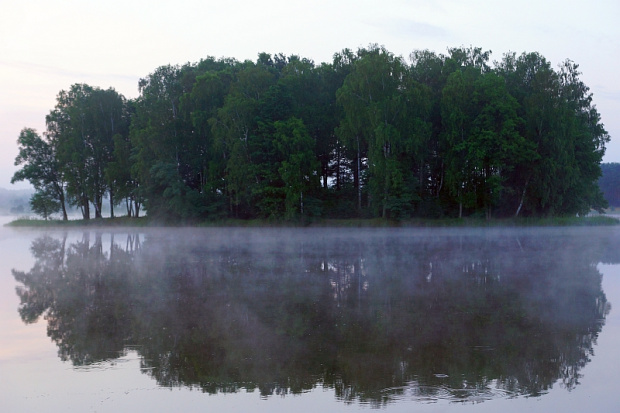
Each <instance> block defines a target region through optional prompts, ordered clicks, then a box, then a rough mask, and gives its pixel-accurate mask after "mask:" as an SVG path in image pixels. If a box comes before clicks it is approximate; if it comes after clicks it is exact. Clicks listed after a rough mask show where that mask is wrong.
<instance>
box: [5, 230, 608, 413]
mask: <svg viewBox="0 0 620 413" xmlns="http://www.w3.org/2000/svg"><path fill="white" fill-rule="evenodd" d="M0 234H1V235H2V238H1V241H2V246H3V248H4V257H3V259H2V261H3V264H2V267H0V270H1V271H2V273H0V277H1V278H0V280H1V282H0V286H1V288H2V293H1V297H2V299H3V304H2V312H1V313H0V317H1V319H0V323H1V324H0V327H1V328H2V331H3V332H2V336H0V346H1V347H0V371H1V373H0V374H1V375H0V380H2V382H3V383H8V384H5V385H4V386H3V388H2V390H1V392H2V393H3V394H2V398H3V399H4V403H5V405H8V406H9V407H10V409H9V410H7V411H42V410H45V411H65V410H67V409H68V408H71V410H72V411H126V410H136V409H139V410H151V411H171V410H177V411H180V410H184V411H205V410H209V411H269V412H271V411H291V410H297V411H318V410H322V411H339V410H342V411H351V410H368V409H373V408H380V409H382V410H389V411H452V410H476V411H498V410H501V411H523V410H525V409H526V410H528V411H541V412H542V411H549V410H550V409H557V408H561V409H562V410H563V411H585V410H588V411H616V410H619V409H620V402H618V401H617V400H620V399H618V397H617V391H618V390H620V385H619V384H617V383H618V381H617V379H616V369H617V366H618V361H619V357H618V355H617V353H618V350H617V349H618V348H620V347H619V345H620V333H619V328H618V327H619V325H620V322H618V321H614V318H613V316H614V315H615V314H614V311H612V303H613V302H614V300H617V299H618V298H620V287H619V285H620V267H618V263H620V248H619V247H620V230H618V229H609V228H573V229H566V228H555V229H539V230H534V229H520V230H507V229H486V230H465V229H445V230H444V229H432V230H420V229H402V230H400V229H399V230H385V229H376V230H375V229H373V230H370V229H253V230H252V229H224V230H222V229H217V230H216V229H200V230H198V229H194V230H181V229H166V230H142V231H140V232H133V231H127V230H125V231H115V232H105V231H104V232H98V231H94V230H92V231H88V232H80V231H71V232H64V233H63V232H59V231H46V232H38V231H23V230H22V231H16V230H11V229H7V228H4V229H2V230H1V232H0ZM607 286H608V287H607ZM604 287H605V288H604ZM599 341H603V343H599ZM614 392H615V393H614Z"/></svg>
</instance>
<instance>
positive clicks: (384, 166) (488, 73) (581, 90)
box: [12, 45, 610, 226]
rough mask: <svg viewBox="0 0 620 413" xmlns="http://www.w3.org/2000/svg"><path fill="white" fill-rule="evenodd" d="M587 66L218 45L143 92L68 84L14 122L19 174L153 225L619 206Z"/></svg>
mask: <svg viewBox="0 0 620 413" xmlns="http://www.w3.org/2000/svg"><path fill="white" fill-rule="evenodd" d="M580 75H581V72H580V71H579V65H578V64H576V63H575V62H573V61H571V60H570V59H567V60H565V61H563V62H561V63H560V64H559V65H558V67H557V68H554V67H553V66H552V64H551V63H550V62H549V61H548V60H547V59H545V58H544V57H543V56H542V55H540V54H539V53H536V52H529V53H525V52H524V53H523V54H521V55H517V54H516V53H512V52H509V53H505V54H504V55H503V57H502V58H501V59H500V60H493V59H491V51H485V50H483V49H481V48H477V47H473V46H472V47H470V48H465V47H456V48H448V51H447V53H445V54H443V53H440V54H437V53H435V52H432V51H429V50H419V49H418V50H413V51H412V53H411V54H410V55H409V56H408V57H402V56H396V55H394V54H393V53H391V52H389V51H388V50H387V49H385V48H384V47H382V46H378V45H369V46H368V47H367V48H359V49H358V50H357V51H353V50H349V49H344V50H342V51H341V52H337V53H335V54H334V57H333V61H332V62H326V63H321V64H317V63H315V62H314V61H312V60H311V59H307V58H303V57H300V56H296V55H291V56H286V55H283V54H277V55H271V54H268V53H260V54H259V55H258V58H257V60H256V61H251V60H246V61H243V62H241V61H237V60H235V59H233V58H220V59H216V58H214V57H207V58H206V59H202V60H200V61H199V62H196V63H187V64H185V65H182V66H179V65H174V66H172V65H166V66H161V67H159V68H157V69H156V70H155V71H153V72H152V73H150V74H148V75H147V76H146V77H144V78H141V79H140V81H139V84H138V88H139V91H140V95H139V97H138V98H136V99H126V98H125V97H124V96H122V95H121V94H119V93H118V92H116V90H114V88H112V87H110V88H109V89H101V88H100V87H98V86H91V85H87V84H80V83H76V84H73V85H71V87H70V88H69V89H67V90H62V91H60V92H59V93H58V96H57V99H56V105H55V106H54V108H53V109H52V110H51V111H50V112H49V114H48V115H47V116H46V118H45V130H44V131H42V132H41V133H40V132H37V131H36V130H34V129H32V128H28V127H25V128H24V129H23V130H22V131H21V133H20V135H19V137H18V146H19V154H18V155H17V157H16V158H15V165H16V166H18V167H19V168H20V169H19V170H18V171H17V172H16V173H15V174H14V176H13V178H12V182H19V181H28V182H30V184H31V185H32V186H33V187H34V188H35V194H34V195H33V196H32V198H31V199H30V206H31V209H32V211H34V212H35V213H36V214H38V215H40V216H42V217H43V218H50V217H52V216H57V215H58V214H59V213H61V214H62V215H63V218H64V220H68V217H67V215H68V214H69V208H68V207H73V208H75V209H77V210H79V211H80V213H81V216H82V217H83V218H84V219H85V220H88V219H90V218H93V217H94V218H95V220H98V219H102V216H103V211H104V209H105V208H104V202H105V203H106V204H107V203H109V210H110V215H111V216H114V215H115V212H117V215H130V216H133V217H136V218H137V217H138V216H140V215H147V216H148V217H150V218H149V219H150V221H145V222H149V224H145V225H154V224H153V223H157V224H159V223H160V222H164V223H166V224H167V225H173V224H172V223H174V225H187V224H188V223H190V224H192V225H194V224H195V223H205V222H206V223H209V224H208V225H214V224H211V223H216V224H215V225H221V224H222V223H226V224H229V223H230V224H231V225H233V224H234V225H236V226H250V225H255V224H254V223H258V224H257V225H298V224H294V223H295V222H298V223H300V224H299V225H327V224H318V223H326V222H327V223H330V224H329V225H333V224H334V223H338V222H341V221H339V220H344V221H342V222H346V225H347V226H349V225H350V224H351V223H356V222H358V223H361V224H355V225H364V226H366V225H369V226H386V225H392V224H391V223H392V222H397V223H398V224H397V225H399V226H403V225H423V226H443V225H444V224H445V223H449V225H470V223H472V222H473V223H477V222H480V224H475V225H477V226H480V225H485V226H486V225H490V223H494V222H499V223H501V224H504V223H507V222H512V221H510V220H511V219H514V218H527V219H530V218H532V219H537V218H540V219H543V220H542V221H534V222H546V221H545V220H544V218H545V217H575V216H586V215H587V214H588V213H589V212H590V211H592V210H596V211H599V212H602V211H603V210H604V209H605V208H607V207H608V202H607V201H606V200H605V198H604V197H603V193H602V192H601V190H600V188H599V185H598V180H599V177H600V176H601V166H600V164H601V161H602V159H603V155H604V154H605V144H606V143H607V142H609V140H610V136H609V134H608V133H607V131H606V130H605V128H604V125H603V123H602V120H601V116H600V114H599V113H598V111H597V110H596V105H595V104H594V101H593V96H592V93H591V92H590V89H589V88H588V86H587V85H585V84H584V83H583V81H582V80H581V79H580ZM121 211H122V212H121ZM118 212H121V213H120V214H118ZM358 219H362V220H361V221H360V220H358ZM495 220H497V221H495ZM553 221H555V222H563V218H558V219H557V220H556V219H555V218H554V219H552V222H553ZM102 222H104V221H102ZM113 222H115V221H113ZM139 222H140V223H139V224H134V225H140V226H141V225H143V224H142V221H139ZM514 222H518V223H521V222H522V221H514ZM524 222H526V223H527V222H528V221H524ZM580 222H581V221H580ZM410 223H413V224H410ZM463 223H465V224H463ZM89 225H99V223H98V222H96V223H95V224H89ZM339 225H340V224H339ZM342 225H345V224H342ZM394 225H396V224H394ZM515 225H516V224H515Z"/></svg>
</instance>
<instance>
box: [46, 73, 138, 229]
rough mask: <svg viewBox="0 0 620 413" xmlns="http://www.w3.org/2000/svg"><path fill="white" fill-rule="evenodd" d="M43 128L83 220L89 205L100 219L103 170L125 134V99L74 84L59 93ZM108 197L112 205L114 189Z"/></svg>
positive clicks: (104, 185) (104, 186)
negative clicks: (54, 146)
mask: <svg viewBox="0 0 620 413" xmlns="http://www.w3.org/2000/svg"><path fill="white" fill-rule="evenodd" d="M46 125H47V134H48V135H49V136H50V137H51V138H52V139H53V140H54V141H55V142H56V144H57V148H58V150H57V157H58V161H59V162H60V163H61V165H62V169H63V171H64V173H65V177H66V180H67V193H68V195H69V199H70V200H71V201H72V203H74V204H75V205H77V206H79V207H80V209H81V210H82V216H83V217H84V219H89V218H90V204H91V203H92V205H93V207H94V209H95V217H96V218H100V217H101V208H102V202H103V197H104V194H105V193H106V192H107V191H108V190H109V189H110V188H109V183H108V182H106V177H105V170H106V168H107V165H108V163H109V162H111V161H112V157H113V151H114V139H113V137H114V135H116V134H118V133H121V134H125V135H126V134H127V133H128V127H129V118H128V116H127V114H126V102H125V99H124V98H123V97H122V96H121V95H119V94H118V93H117V92H116V91H115V90H114V89H108V90H102V89H99V88H94V87H92V86H89V85H86V84H74V85H72V86H71V88H70V89H69V90H68V91H64V90H62V91H60V93H59V94H58V96H57V99H56V107H55V108H54V109H53V110H52V111H51V112H50V113H49V115H47V117H46ZM110 198H111V201H112V203H113V202H114V199H113V189H112V192H111V196H110Z"/></svg>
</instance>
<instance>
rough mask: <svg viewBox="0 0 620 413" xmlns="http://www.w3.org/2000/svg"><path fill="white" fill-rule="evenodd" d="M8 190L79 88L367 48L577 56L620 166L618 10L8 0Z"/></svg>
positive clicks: (600, 3) (347, 2) (1, 76)
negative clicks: (204, 66) (22, 138)
mask: <svg viewBox="0 0 620 413" xmlns="http://www.w3.org/2000/svg"><path fill="white" fill-rule="evenodd" d="M0 5H1V6H2V7H1V8H0V187H4V188H23V187H28V185H27V184H21V185H11V184H10V179H11V176H12V175H13V173H14V172H15V170H16V167H15V166H13V162H14V160H15V157H16V155H17V152H18V150H17V143H16V141H17V137H18V135H19V132H20V131H21V129H22V128H24V127H32V128H35V129H37V130H38V131H39V132H40V133H41V132H43V131H44V130H45V115H46V114H47V113H49V111H50V110H51V109H52V108H53V107H54V105H55V101H56V95H57V94H58V92H59V91H60V90H63V89H65V90H66V89H68V88H69V87H70V86H71V85H72V84H74V83H88V84H90V85H91V86H98V87H101V88H104V89H107V88H108V87H113V88H115V89H116V90H117V91H118V92H120V93H122V94H123V95H124V96H125V97H127V98H135V97H137V96H138V80H139V79H140V78H141V77H145V76H147V75H148V74H149V73H151V72H153V71H154V70H155V69H156V68H157V67H159V66H162V65H166V64H183V63H187V62H191V63H194V62H197V61H199V60H200V59H201V58H205V57H207V56H215V57H233V58H236V59H238V60H245V59H250V60H254V61H255V60H256V57H257V55H258V53H260V52H267V53H271V54H275V53H284V54H286V55H291V54H297V55H299V56H301V57H306V58H309V59H312V60H314V61H315V63H317V64H318V63H321V62H330V61H331V59H332V56H333V54H334V53H336V52H339V51H341V50H342V49H344V48H349V49H353V50H356V49H357V48H358V47H365V46H367V45H368V44H370V43H377V44H379V45H383V46H385V47H386V48H387V49H388V50H389V51H390V52H392V53H394V54H396V55H401V56H403V57H405V58H407V57H408V56H409V54H410V52H411V51H413V50H416V49H429V50H433V51H435V52H437V53H446V52H447V48H449V47H458V46H465V47H469V46H474V47H481V48H482V49H484V50H491V51H492V52H493V54H492V57H491V60H501V58H502V55H503V54H504V53H506V52H509V51H514V52H516V53H517V54H521V53H522V52H539V53H540V54H542V55H543V56H544V57H546V58H547V59H548V60H549V61H550V62H551V64H552V65H553V66H554V67H557V65H558V64H559V63H560V62H562V61H563V60H565V59H567V58H569V59H571V60H573V61H574V62H576V63H578V64H579V66H580V70H581V72H582V73H583V74H582V76H581V79H582V80H583V81H584V82H585V84H586V85H588V86H589V87H590V89H591V92H592V93H593V94H594V104H595V105H596V106H597V109H598V111H599V113H600V114H601V116H602V121H603V123H604V124H605V127H606V129H607V131H608V132H609V134H610V135H611V138H612V140H611V142H610V143H609V144H608V147H607V154H606V156H605V158H604V160H603V161H604V162H620V119H619V117H618V115H620V81H619V80H618V78H619V77H618V74H619V72H620V24H618V21H619V20H620V1H618V0H592V1H590V2H585V1H583V0H580V1H576V0H562V1H560V0H557V1H556V0H521V1H518V2H507V1H499V0H460V1H459V0H408V1H407V0H381V1H378V0H373V1H370V0H330V1H326V0H313V1H307V0H300V1H295V0H288V1H284V0H262V1H257V0H254V1H249V0H224V1H217V2H215V1H199V0H176V1H174V2H172V1H167V2H160V1H157V0H148V1H147V0H122V1H119V0H106V1H95V0H19V1H10V0H0Z"/></svg>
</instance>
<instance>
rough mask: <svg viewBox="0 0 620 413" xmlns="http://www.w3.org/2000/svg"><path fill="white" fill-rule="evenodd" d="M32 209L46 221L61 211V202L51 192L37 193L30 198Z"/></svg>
mask: <svg viewBox="0 0 620 413" xmlns="http://www.w3.org/2000/svg"><path fill="white" fill-rule="evenodd" d="M30 208H31V209H32V211H33V212H34V213H35V214H37V215H41V216H42V217H43V219H45V220H46V221H47V220H48V219H49V218H50V217H51V216H52V214H55V213H57V212H59V211H60V210H61V208H60V201H58V199H57V198H56V196H55V194H54V193H53V192H52V191H50V190H43V191H37V192H35V193H34V194H33V195H32V197H31V198H30Z"/></svg>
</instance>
